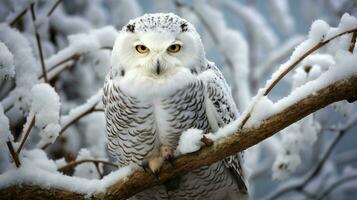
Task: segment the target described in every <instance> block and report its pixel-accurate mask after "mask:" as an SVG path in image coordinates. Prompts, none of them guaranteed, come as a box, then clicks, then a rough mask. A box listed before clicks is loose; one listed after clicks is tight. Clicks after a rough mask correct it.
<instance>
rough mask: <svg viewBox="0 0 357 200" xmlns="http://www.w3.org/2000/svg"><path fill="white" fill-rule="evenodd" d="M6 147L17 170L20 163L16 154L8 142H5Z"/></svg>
mask: <svg viewBox="0 0 357 200" xmlns="http://www.w3.org/2000/svg"><path fill="white" fill-rule="evenodd" d="M6 145H7V147H8V148H9V151H10V155H11V157H12V159H13V160H14V162H15V165H16V167H17V168H19V167H20V165H21V163H20V160H19V156H18V154H17V153H16V152H15V149H14V146H12V142H11V141H10V140H9V141H7V142H6Z"/></svg>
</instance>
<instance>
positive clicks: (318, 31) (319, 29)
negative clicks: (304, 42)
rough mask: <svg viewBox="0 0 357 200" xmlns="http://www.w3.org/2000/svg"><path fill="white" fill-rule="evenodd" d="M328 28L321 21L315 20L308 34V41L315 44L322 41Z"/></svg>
mask: <svg viewBox="0 0 357 200" xmlns="http://www.w3.org/2000/svg"><path fill="white" fill-rule="evenodd" d="M329 29H330V26H329V25H328V24H327V23H326V22H325V21H323V20H320V19H318V20H316V21H314V22H313V23H312V25H311V28H310V32H309V39H311V40H312V41H315V42H321V41H323V40H324V38H325V36H326V34H327V32H328V30H329Z"/></svg>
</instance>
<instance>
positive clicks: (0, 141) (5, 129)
mask: <svg viewBox="0 0 357 200" xmlns="http://www.w3.org/2000/svg"><path fill="white" fill-rule="evenodd" d="M0 129H1V134H0V148H1V147H2V146H5V145H6V142H7V141H9V140H10V141H12V140H13V136H12V134H11V132H10V125H9V119H8V118H7V116H6V115H5V113H4V109H3V107H2V106H1V104H0Z"/></svg>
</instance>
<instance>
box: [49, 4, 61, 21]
mask: <svg viewBox="0 0 357 200" xmlns="http://www.w3.org/2000/svg"><path fill="white" fill-rule="evenodd" d="M61 2H62V0H57V1H56V3H55V4H54V5H53V6H52V8H51V9H50V11H48V13H47V17H49V16H51V15H52V13H53V11H55V9H56V8H57V6H58V5H59V4H60V3H61Z"/></svg>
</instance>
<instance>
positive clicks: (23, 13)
mask: <svg viewBox="0 0 357 200" xmlns="http://www.w3.org/2000/svg"><path fill="white" fill-rule="evenodd" d="M27 9H28V8H25V9H24V10H23V11H21V12H20V13H19V15H17V16H16V17H15V19H14V20H12V21H11V22H10V26H11V27H13V26H14V25H15V24H16V23H17V22H18V21H20V20H21V18H22V16H24V15H25V14H26V12H27Z"/></svg>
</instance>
